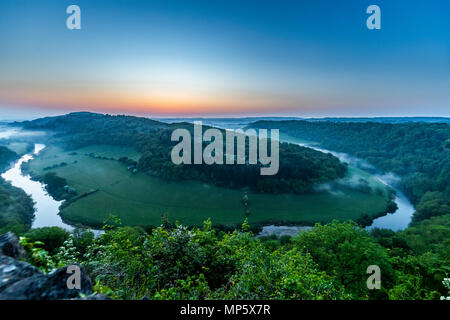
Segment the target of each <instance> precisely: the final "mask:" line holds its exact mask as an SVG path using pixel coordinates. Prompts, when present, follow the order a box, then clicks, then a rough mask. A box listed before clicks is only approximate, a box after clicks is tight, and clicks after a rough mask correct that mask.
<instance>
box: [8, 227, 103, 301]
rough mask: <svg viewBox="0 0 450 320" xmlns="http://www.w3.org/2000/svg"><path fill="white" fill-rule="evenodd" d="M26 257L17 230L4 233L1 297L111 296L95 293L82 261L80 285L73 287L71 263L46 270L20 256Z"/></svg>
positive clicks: (58, 297) (29, 298) (83, 297)
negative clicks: (15, 234) (52, 269)
mask: <svg viewBox="0 0 450 320" xmlns="http://www.w3.org/2000/svg"><path fill="white" fill-rule="evenodd" d="M24 257H26V252H25V250H24V249H23V248H22V247H21V246H20V244H19V242H18V241H17V238H16V237H15V236H14V234H12V233H7V234H5V235H2V236H0V300H57V299H80V298H81V299H89V300H91V299H94V300H104V299H108V297H106V296H103V295H94V294H93V291H92V283H91V280H90V278H89V276H88V275H87V274H86V272H85V271H84V269H83V267H82V266H81V265H76V266H77V267H78V268H79V269H78V268H77V269H78V270H79V273H77V275H78V276H79V284H80V286H79V289H77V288H69V287H71V286H69V285H68V280H69V277H71V276H73V275H74V272H73V271H72V270H68V266H66V267H63V268H59V269H57V270H55V271H53V272H51V273H49V274H44V273H42V272H41V271H40V270H39V269H37V268H35V267H34V266H32V265H30V264H29V263H27V262H24V261H19V260H18V259H23V258H24ZM71 282H72V281H69V283H71Z"/></svg>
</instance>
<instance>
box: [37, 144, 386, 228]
mask: <svg viewBox="0 0 450 320" xmlns="http://www.w3.org/2000/svg"><path fill="white" fill-rule="evenodd" d="M123 156H127V157H128V158H131V159H135V160H137V159H138V158H139V157H140V155H139V153H138V152H136V151H135V150H133V149H132V148H127V147H118V146H108V145H96V146H89V147H85V148H81V149H78V150H75V151H64V150H62V149H60V148H58V147H56V146H48V147H47V148H46V149H44V150H43V151H42V152H41V153H40V154H39V156H37V157H36V158H35V159H34V160H32V161H31V162H30V163H29V170H30V173H31V175H32V176H39V175H40V176H42V175H44V174H45V173H47V172H55V173H56V174H57V175H58V176H60V177H63V178H65V179H67V182H68V184H69V186H70V187H72V188H75V189H76V191H77V193H78V194H83V193H85V192H89V191H90V190H92V189H95V190H98V191H97V192H95V193H92V194H90V195H89V196H87V197H83V198H80V199H78V200H76V201H74V202H73V203H70V204H69V205H68V206H67V207H65V208H63V209H62V211H61V213H60V214H61V216H62V218H63V219H64V220H65V221H67V222H69V223H72V224H82V225H84V226H92V227H99V226H101V225H102V224H103V223H104V221H105V220H106V219H107V218H108V217H109V216H110V215H116V216H118V217H119V218H120V219H121V221H122V223H123V224H125V225H141V226H156V225H159V224H160V222H161V216H162V215H163V214H167V215H168V218H169V220H170V221H172V222H175V221H179V222H181V223H183V224H185V225H191V226H198V225H201V224H202V223H203V221H205V220H206V219H208V218H211V219H212V221H213V223H214V224H216V225H230V226H235V225H237V224H241V223H242V222H243V221H244V219H245V218H246V217H248V220H249V222H250V223H251V224H252V223H253V224H257V223H262V224H264V223H279V224H303V225H312V224H314V223H316V222H322V223H326V222H330V221H332V220H333V219H337V220H340V221H344V220H349V219H352V220H356V219H358V218H359V217H361V216H362V215H363V214H367V215H368V216H370V217H373V216H377V215H379V214H380V213H381V212H385V211H386V207H387V204H388V196H387V192H386V187H385V186H384V185H382V184H381V183H380V182H378V181H376V180H375V179H374V178H372V177H371V176H370V175H369V174H367V173H366V172H364V171H361V170H358V169H356V168H350V170H349V173H348V177H347V178H348V180H349V181H355V180H358V179H360V178H364V179H366V180H367V181H368V183H369V185H370V186H371V187H374V188H378V189H380V190H383V192H379V193H365V192H361V191H358V190H356V189H354V188H351V187H348V186H346V185H345V184H341V185H339V186H338V188H337V189H333V191H332V192H327V191H323V192H317V193H314V194H302V195H299V194H258V193H254V192H251V191H248V198H249V211H250V212H249V214H248V215H246V213H245V211H246V209H245V207H244V205H243V203H242V198H243V196H244V194H245V192H246V190H244V189H227V188H221V187H217V186H213V185H210V184H206V183H203V182H198V181H166V180H162V179H160V178H156V177H151V176H149V175H147V174H145V173H140V172H137V173H133V172H131V171H130V170H128V169H127V166H126V165H124V164H123V163H120V162H119V161H117V160H109V159H105V158H114V159H119V158H120V157H123ZM61 163H64V165H63V166H61Z"/></svg>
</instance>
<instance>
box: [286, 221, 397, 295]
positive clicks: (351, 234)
mask: <svg viewBox="0 0 450 320" xmlns="http://www.w3.org/2000/svg"><path fill="white" fill-rule="evenodd" d="M295 244H296V246H297V247H298V248H302V249H303V250H305V252H308V253H309V254H310V255H311V256H312V257H313V259H314V261H316V262H317V264H318V265H319V268H320V269H322V270H324V271H326V272H327V273H328V274H330V275H332V276H333V277H334V278H335V279H337V280H338V281H339V283H340V284H341V285H342V286H343V287H344V288H346V289H347V290H348V291H349V292H351V293H352V296H353V298H355V299H356V298H364V297H372V298H380V297H383V295H384V294H386V291H385V290H386V288H389V287H390V286H392V282H393V270H392V265H391V262H390V259H389V256H388V254H387V251H386V250H385V249H384V248H383V247H381V246H380V245H378V244H377V243H375V242H374V241H373V239H372V238H371V237H370V236H369V234H368V233H367V231H365V230H363V229H361V228H360V227H358V226H357V225H356V224H355V223H353V222H348V223H347V222H346V223H338V222H336V221H334V222H332V223H330V224H327V225H316V226H315V227H314V228H313V230H312V231H311V232H303V233H301V234H299V236H298V237H297V238H296V239H295ZM370 265H377V266H379V267H380V269H381V270H382V271H383V286H382V288H383V289H382V290H380V291H378V290H368V288H367V285H366V279H367V277H368V276H367V267H368V266H370Z"/></svg>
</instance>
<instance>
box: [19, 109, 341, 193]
mask: <svg viewBox="0 0 450 320" xmlns="http://www.w3.org/2000/svg"><path fill="white" fill-rule="evenodd" d="M18 125H21V126H23V127H25V128H26V129H39V130H47V131H52V132H53V133H54V135H53V137H52V143H57V144H61V145H63V146H64V147H65V148H66V149H68V150H72V149H78V148H81V147H85V146H89V145H94V144H103V145H104V144H110V145H119V146H129V147H134V148H135V149H136V150H138V151H139V152H141V153H142V157H141V158H140V159H139V161H138V163H137V170H139V171H140V172H146V173H148V174H150V175H153V176H156V177H161V178H164V179H167V180H200V181H205V182H208V183H213V184H215V185H218V186H224V187H230V188H241V187H248V188H250V189H252V190H255V191H258V192H263V193H307V192H311V191H312V189H313V185H314V184H316V183H319V182H326V181H330V180H334V179H337V178H342V177H344V175H345V173H346V171H347V166H346V165H345V164H343V163H341V162H340V161H339V160H338V159H337V158H336V157H334V156H332V155H331V154H326V153H322V152H318V151H315V150H312V149H310V148H304V147H300V146H296V145H292V144H288V143H281V144H280V156H279V158H280V169H279V171H278V174H277V175H275V176H261V175H260V166H261V164H255V165H206V164H200V165H186V164H181V165H175V164H173V163H172V161H171V158H170V152H171V150H172V147H173V146H174V145H176V142H172V141H171V134H172V132H173V130H175V129H177V128H186V129H188V130H190V131H191V132H192V131H193V125H192V124H188V123H181V124H172V125H169V124H165V123H161V122H157V121H153V120H149V119H145V118H138V117H131V116H108V115H99V114H93V113H71V114H68V115H65V116H60V117H53V118H43V119H38V120H34V121H31V122H24V123H20V124H18ZM235 147H236V146H235ZM246 148H247V149H248V139H247V141H246ZM246 155H247V157H248V152H246ZM124 156H126V155H124Z"/></svg>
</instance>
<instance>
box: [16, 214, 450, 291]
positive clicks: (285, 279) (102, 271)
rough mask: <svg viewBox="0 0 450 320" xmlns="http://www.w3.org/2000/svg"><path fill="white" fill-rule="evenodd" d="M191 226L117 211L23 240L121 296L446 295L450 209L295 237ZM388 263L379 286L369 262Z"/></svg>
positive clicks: (338, 225)
mask: <svg viewBox="0 0 450 320" xmlns="http://www.w3.org/2000/svg"><path fill="white" fill-rule="evenodd" d="M248 228H249V226H248V224H247V223H246V222H244V224H243V225H242V228H240V229H239V230H235V231H233V232H223V231H219V230H217V229H214V228H213V227H212V224H211V222H210V221H206V222H205V224H204V227H203V228H192V229H188V228H185V227H183V226H181V225H172V224H170V223H168V222H167V221H166V220H165V221H164V222H163V223H162V224H161V226H160V227H158V228H155V229H153V230H151V231H149V232H145V231H144V230H143V229H141V228H137V227H121V226H120V221H118V220H117V219H114V218H111V219H110V221H109V222H108V223H107V225H106V226H105V233H104V234H103V235H101V236H100V237H98V238H97V239H95V238H94V236H93V234H92V233H90V232H86V231H81V230H75V231H74V233H72V234H69V233H67V232H65V231H63V230H61V229H59V228H56V227H53V228H41V229H35V230H32V231H31V232H30V233H28V234H26V235H25V236H26V237H25V238H22V244H23V245H24V246H25V248H27V251H28V253H29V256H30V259H29V261H31V262H32V263H33V264H34V265H35V266H37V267H39V268H40V269H41V270H42V271H44V272H49V271H51V270H53V269H55V268H57V267H61V266H64V265H68V264H73V263H80V264H82V265H83V266H84V268H85V270H86V271H87V273H88V274H89V275H90V277H91V278H92V279H93V280H94V282H95V286H94V289H95V291H96V292H97V293H102V294H106V295H109V296H110V297H111V298H114V299H142V298H144V297H147V298H150V299H440V297H441V296H446V295H448V290H449V288H446V287H445V285H444V283H443V280H444V278H446V277H448V273H449V272H450V266H449V261H450V242H449V241H450V215H445V216H440V217H434V218H431V219H428V220H425V221H421V222H418V223H413V225H412V226H410V227H409V228H407V229H406V230H404V231H401V232H391V231H388V230H380V229H376V230H373V231H372V232H371V233H368V232H367V231H365V230H363V229H361V228H360V227H359V226H357V225H356V224H355V223H353V222H333V223H330V224H326V225H319V224H318V225H316V226H315V227H314V228H313V230H312V231H306V232H303V233H301V234H300V235H298V236H297V237H295V238H291V237H288V236H284V237H282V238H277V237H275V236H273V237H267V238H255V237H254V236H253V234H252V233H251V232H249V231H248ZM369 265H377V266H379V267H380V269H381V279H382V280H381V289H380V290H369V289H368V288H367V285H366V281H367V278H368V276H369V275H368V274H367V272H366V271H367V267H368V266H369Z"/></svg>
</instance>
